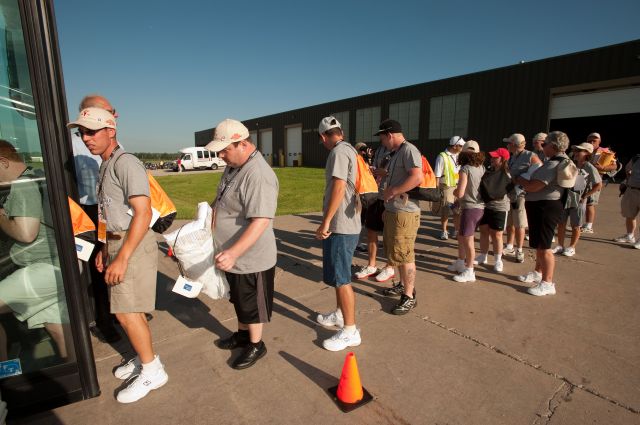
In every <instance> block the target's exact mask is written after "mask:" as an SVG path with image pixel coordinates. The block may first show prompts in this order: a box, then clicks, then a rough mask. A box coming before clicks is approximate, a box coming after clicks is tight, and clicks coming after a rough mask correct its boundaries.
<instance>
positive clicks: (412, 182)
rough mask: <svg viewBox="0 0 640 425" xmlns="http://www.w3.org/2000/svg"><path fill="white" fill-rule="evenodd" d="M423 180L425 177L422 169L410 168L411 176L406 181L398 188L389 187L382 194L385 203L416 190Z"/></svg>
mask: <svg viewBox="0 0 640 425" xmlns="http://www.w3.org/2000/svg"><path fill="white" fill-rule="evenodd" d="M423 179H424V176H423V174H422V169H420V168H410V169H409V176H408V177H407V178H406V179H404V181H403V182H402V183H401V184H399V185H398V186H389V187H387V188H386V189H385V190H384V192H383V193H382V197H383V198H384V201H385V202H388V201H390V200H392V199H393V198H395V197H396V196H398V195H401V194H403V193H407V192H408V191H410V190H411V189H413V188H415V187H416V186H418V185H419V184H420V183H422V180H423Z"/></svg>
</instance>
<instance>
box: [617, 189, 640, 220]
mask: <svg viewBox="0 0 640 425" xmlns="http://www.w3.org/2000/svg"><path fill="white" fill-rule="evenodd" d="M620 210H621V212H622V216H623V217H625V218H636V216H637V215H638V213H639V212H640V189H632V188H630V187H628V188H627V191H626V192H624V195H622V201H620Z"/></svg>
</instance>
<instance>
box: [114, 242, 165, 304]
mask: <svg viewBox="0 0 640 425" xmlns="http://www.w3.org/2000/svg"><path fill="white" fill-rule="evenodd" d="M119 234H121V235H123V236H124V235H125V234H126V233H125V232H121V233H119ZM123 242H124V237H123V238H122V239H119V240H111V239H109V240H107V252H108V254H109V261H112V260H113V259H115V257H116V255H117V254H118V251H119V250H120V247H121V246H122V243H123ZM157 274H158V243H157V242H156V236H155V234H154V233H153V230H149V231H148V232H147V234H146V235H145V236H144V238H143V239H142V241H140V244H139V245H138V247H137V248H136V250H135V251H134V252H133V255H132V256H131V258H130V259H129V265H128V266H127V271H126V273H125V275H124V281H122V282H120V283H119V284H118V285H114V286H109V299H110V301H111V313H114V314H115V313H147V312H151V311H153V310H155V308H156V281H157Z"/></svg>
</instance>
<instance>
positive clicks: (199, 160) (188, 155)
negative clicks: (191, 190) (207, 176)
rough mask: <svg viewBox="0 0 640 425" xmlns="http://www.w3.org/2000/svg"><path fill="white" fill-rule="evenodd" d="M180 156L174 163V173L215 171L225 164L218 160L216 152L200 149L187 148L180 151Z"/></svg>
mask: <svg viewBox="0 0 640 425" xmlns="http://www.w3.org/2000/svg"><path fill="white" fill-rule="evenodd" d="M180 152H182V156H181V157H180V159H178V160H177V161H176V167H175V170H176V171H187V170H198V169H200V170H202V169H206V168H210V169H212V170H217V169H218V168H219V167H224V166H226V165H227V164H226V163H225V162H224V161H223V160H222V159H220V158H218V154H217V153H216V152H211V151H209V150H207V149H205V148H202V147H189V148H184V149H180Z"/></svg>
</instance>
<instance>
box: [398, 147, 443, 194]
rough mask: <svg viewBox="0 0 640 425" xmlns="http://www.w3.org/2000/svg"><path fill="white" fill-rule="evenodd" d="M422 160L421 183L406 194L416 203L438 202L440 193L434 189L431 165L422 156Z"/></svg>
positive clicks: (437, 189) (434, 183)
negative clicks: (416, 201)
mask: <svg viewBox="0 0 640 425" xmlns="http://www.w3.org/2000/svg"><path fill="white" fill-rule="evenodd" d="M421 158H422V175H423V178H422V183H420V184H419V185H418V186H416V187H415V188H413V189H411V190H410V191H409V192H407V194H408V195H409V198H411V199H416V200H418V201H429V202H440V200H441V199H442V196H443V195H442V191H441V190H440V189H439V188H438V187H436V175H435V173H434V172H433V169H432V168H431V164H429V161H427V158H425V156H424V155H421Z"/></svg>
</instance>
